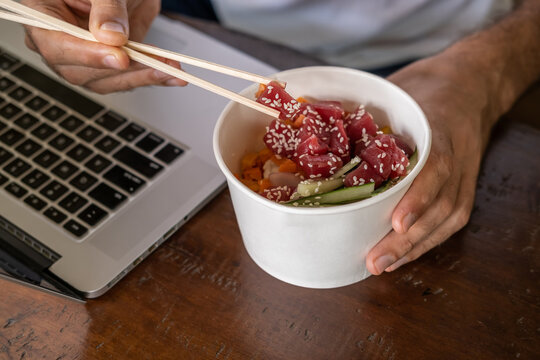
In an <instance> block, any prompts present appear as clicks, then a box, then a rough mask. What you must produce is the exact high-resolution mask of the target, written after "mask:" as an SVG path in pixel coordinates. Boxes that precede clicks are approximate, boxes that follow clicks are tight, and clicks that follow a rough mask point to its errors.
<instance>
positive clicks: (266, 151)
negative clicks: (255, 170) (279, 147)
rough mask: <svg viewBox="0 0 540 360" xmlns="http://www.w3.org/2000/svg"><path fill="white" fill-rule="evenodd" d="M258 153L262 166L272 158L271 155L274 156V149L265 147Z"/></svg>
mask: <svg viewBox="0 0 540 360" xmlns="http://www.w3.org/2000/svg"><path fill="white" fill-rule="evenodd" d="M257 155H258V156H259V163H260V165H261V166H262V165H264V163H265V162H266V160H268V159H270V157H271V156H272V151H270V149H269V148H267V147H265V148H264V149H262V150H261V151H259V153H258V154H257Z"/></svg>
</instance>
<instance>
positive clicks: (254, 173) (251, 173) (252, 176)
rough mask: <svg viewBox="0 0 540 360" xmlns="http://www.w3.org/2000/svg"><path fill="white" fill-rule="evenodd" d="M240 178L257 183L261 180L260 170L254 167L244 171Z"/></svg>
mask: <svg viewBox="0 0 540 360" xmlns="http://www.w3.org/2000/svg"><path fill="white" fill-rule="evenodd" d="M242 177H243V178H244V179H248V180H257V181H259V180H261V179H262V172H261V169H259V168H258V167H254V168H250V169H246V170H244V171H243V173H242Z"/></svg>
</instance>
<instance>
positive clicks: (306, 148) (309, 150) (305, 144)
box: [296, 134, 328, 156]
mask: <svg viewBox="0 0 540 360" xmlns="http://www.w3.org/2000/svg"><path fill="white" fill-rule="evenodd" d="M327 152H328V145H326V143H324V142H323V141H321V140H320V139H319V138H318V137H317V135H315V134H312V135H311V136H310V137H308V138H306V139H305V140H303V141H302V142H301V143H300V144H298V147H297V148H296V155H297V156H300V155H303V154H309V155H321V154H326V153H327Z"/></svg>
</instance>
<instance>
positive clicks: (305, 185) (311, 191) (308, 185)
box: [296, 177, 343, 196]
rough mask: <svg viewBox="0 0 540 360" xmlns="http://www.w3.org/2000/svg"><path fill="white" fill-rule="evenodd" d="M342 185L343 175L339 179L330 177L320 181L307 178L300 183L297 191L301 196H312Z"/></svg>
mask: <svg viewBox="0 0 540 360" xmlns="http://www.w3.org/2000/svg"><path fill="white" fill-rule="evenodd" d="M342 185H343V178H342V177H340V178H337V179H332V178H328V179H323V180H319V181H316V180H315V181H314V180H307V181H302V182H301V183H299V184H298V186H297V187H296V192H297V193H298V194H300V196H310V195H315V194H322V193H325V192H329V191H332V190H334V189H337V188H338V187H340V186H342Z"/></svg>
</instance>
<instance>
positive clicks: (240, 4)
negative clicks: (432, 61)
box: [212, 0, 513, 69]
mask: <svg viewBox="0 0 540 360" xmlns="http://www.w3.org/2000/svg"><path fill="white" fill-rule="evenodd" d="M212 3H213V5H214V8H215V11H216V13H217V14H218V16H219V18H220V20H221V22H222V23H223V24H224V25H225V26H228V27H230V28H233V29H237V30H241V31H244V32H247V33H251V34H254V35H257V36H259V37H261V38H263V39H266V40H271V41H274V42H277V43H280V44H283V45H287V46H289V47H292V48H295V49H298V50H300V51H304V52H307V53H310V54H313V55H315V56H317V57H319V58H321V59H324V60H326V61H327V62H329V63H331V64H337V65H342V66H349V67H356V68H363V69H373V68H377V67H383V66H388V65H392V64H397V63H401V62H403V61H408V60H413V59H418V58H421V57H424V56H427V55H431V54H434V53H436V52H438V51H440V50H442V49H444V48H445V47H447V46H448V45H450V44H451V43H452V42H454V41H456V40H457V39H459V38H461V37H462V36H463V35H465V34H468V33H471V32H473V31H475V30H477V29H479V28H481V27H483V26H485V25H486V24H487V23H489V22H490V21H492V20H493V19H494V18H496V17H498V16H500V15H501V14H504V13H506V12H508V11H510V9H511V8H512V4H513V1H512V0H212Z"/></svg>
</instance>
